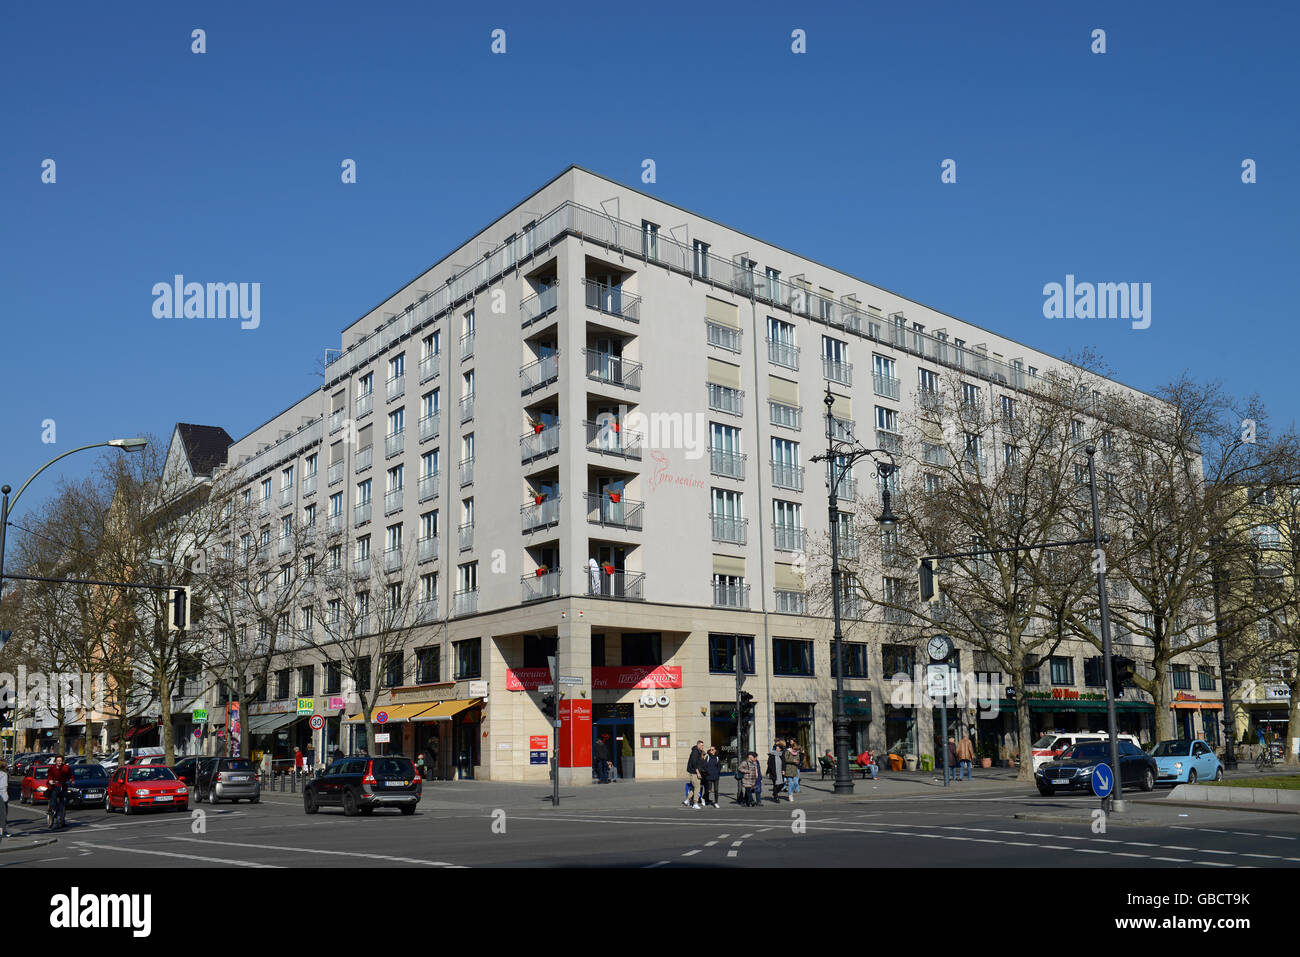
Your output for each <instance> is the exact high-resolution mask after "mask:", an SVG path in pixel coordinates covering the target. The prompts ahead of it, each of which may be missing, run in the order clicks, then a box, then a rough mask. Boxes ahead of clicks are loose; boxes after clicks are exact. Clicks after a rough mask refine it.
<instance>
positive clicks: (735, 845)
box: [731, 841, 745, 847]
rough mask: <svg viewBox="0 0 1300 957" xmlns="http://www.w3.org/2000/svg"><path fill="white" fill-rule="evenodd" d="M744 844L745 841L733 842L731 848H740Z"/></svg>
mask: <svg viewBox="0 0 1300 957" xmlns="http://www.w3.org/2000/svg"><path fill="white" fill-rule="evenodd" d="M744 843H745V842H744V841H732V842H731V846H732V847H740V845H742V844H744Z"/></svg>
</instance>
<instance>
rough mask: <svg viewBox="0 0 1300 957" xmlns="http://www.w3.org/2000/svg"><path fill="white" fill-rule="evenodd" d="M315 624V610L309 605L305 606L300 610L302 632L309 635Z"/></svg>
mask: <svg viewBox="0 0 1300 957" xmlns="http://www.w3.org/2000/svg"><path fill="white" fill-rule="evenodd" d="M315 622H316V610H315V609H314V608H312V606H311V605H305V606H303V609H302V630H303V632H304V633H307V634H310V633H311V629H312V626H313V625H314V624H315Z"/></svg>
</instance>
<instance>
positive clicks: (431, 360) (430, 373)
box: [420, 352, 441, 382]
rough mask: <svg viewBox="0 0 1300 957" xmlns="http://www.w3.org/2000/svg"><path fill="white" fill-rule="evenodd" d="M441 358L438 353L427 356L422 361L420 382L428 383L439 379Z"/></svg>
mask: <svg viewBox="0 0 1300 957" xmlns="http://www.w3.org/2000/svg"><path fill="white" fill-rule="evenodd" d="M440 358H441V356H440V355H439V354H438V353H436V352H435V353H434V354H433V355H429V356H425V357H424V358H423V359H421V360H420V381H421V382H428V381H429V380H430V379H435V378H437V377H438V372H439V367H438V360H439V359H440Z"/></svg>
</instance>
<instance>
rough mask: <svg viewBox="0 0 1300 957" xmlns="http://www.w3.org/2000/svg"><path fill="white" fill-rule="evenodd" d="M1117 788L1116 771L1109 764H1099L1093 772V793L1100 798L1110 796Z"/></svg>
mask: <svg viewBox="0 0 1300 957" xmlns="http://www.w3.org/2000/svg"><path fill="white" fill-rule="evenodd" d="M1113 790H1115V772H1114V771H1112V770H1111V769H1110V765H1109V764H1099V765H1097V767H1096V768H1094V769H1093V772H1092V793H1093V794H1095V795H1097V797H1099V798H1104V797H1109V796H1110V792H1111V791H1113Z"/></svg>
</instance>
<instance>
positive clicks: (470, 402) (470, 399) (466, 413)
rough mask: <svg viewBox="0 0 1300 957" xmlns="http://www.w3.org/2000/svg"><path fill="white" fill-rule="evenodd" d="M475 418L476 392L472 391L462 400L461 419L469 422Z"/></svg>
mask: <svg viewBox="0 0 1300 957" xmlns="http://www.w3.org/2000/svg"><path fill="white" fill-rule="evenodd" d="M472 418H474V393H473V392H471V393H470V394H469V395H467V396H465V397H464V398H463V399H461V400H460V420H461V421H462V422H468V421H469V420H470V419H472Z"/></svg>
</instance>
